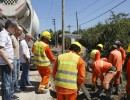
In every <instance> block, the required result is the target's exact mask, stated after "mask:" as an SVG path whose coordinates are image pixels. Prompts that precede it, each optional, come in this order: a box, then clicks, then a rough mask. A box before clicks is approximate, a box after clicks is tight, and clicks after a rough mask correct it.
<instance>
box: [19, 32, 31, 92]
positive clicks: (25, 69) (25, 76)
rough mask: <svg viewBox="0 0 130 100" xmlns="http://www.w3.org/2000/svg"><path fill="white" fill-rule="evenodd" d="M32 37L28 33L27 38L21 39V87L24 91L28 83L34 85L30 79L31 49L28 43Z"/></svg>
mask: <svg viewBox="0 0 130 100" xmlns="http://www.w3.org/2000/svg"><path fill="white" fill-rule="evenodd" d="M31 38H32V36H31V35H30V34H26V35H25V39H24V40H22V41H20V63H21V66H22V74H21V80H20V89H21V90H22V91H24V90H25V89H26V87H25V86H26V85H32V84H31V83H30V80H29V64H30V51H29V47H28V45H27V43H28V42H29V41H30V39H31Z"/></svg>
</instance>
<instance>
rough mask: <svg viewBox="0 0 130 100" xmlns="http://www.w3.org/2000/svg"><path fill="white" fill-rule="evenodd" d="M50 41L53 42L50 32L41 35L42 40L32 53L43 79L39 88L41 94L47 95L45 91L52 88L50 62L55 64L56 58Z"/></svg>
mask: <svg viewBox="0 0 130 100" xmlns="http://www.w3.org/2000/svg"><path fill="white" fill-rule="evenodd" d="M49 41H51V34H50V33H49V32H48V31H44V32H42V33H41V34H40V40H39V41H36V42H35V43H34V45H33V47H32V53H34V65H36V67H37V69H38V72H39V74H40V76H41V78H42V80H41V82H40V84H39V87H38V92H39V93H46V92H47V91H46V90H45V89H48V88H49V87H50V84H49V79H50V74H51V66H50V62H52V63H54V61H55V58H54V56H53V54H52V52H51V49H50V47H49V45H48V43H49Z"/></svg>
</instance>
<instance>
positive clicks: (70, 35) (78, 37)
mask: <svg viewBox="0 0 130 100" xmlns="http://www.w3.org/2000/svg"><path fill="white" fill-rule="evenodd" d="M64 36H65V37H69V38H74V39H81V35H78V34H67V33H65V34H64ZM59 37H62V34H60V35H59Z"/></svg>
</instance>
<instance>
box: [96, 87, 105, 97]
mask: <svg viewBox="0 0 130 100" xmlns="http://www.w3.org/2000/svg"><path fill="white" fill-rule="evenodd" d="M104 92H105V89H103V88H102V89H100V90H99V91H98V95H99V97H101V96H102V95H103V93H104Z"/></svg>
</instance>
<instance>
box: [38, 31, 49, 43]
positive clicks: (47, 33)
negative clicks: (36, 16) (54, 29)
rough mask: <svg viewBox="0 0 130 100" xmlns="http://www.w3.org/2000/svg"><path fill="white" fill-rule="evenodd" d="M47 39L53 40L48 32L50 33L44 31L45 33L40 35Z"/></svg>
mask: <svg viewBox="0 0 130 100" xmlns="http://www.w3.org/2000/svg"><path fill="white" fill-rule="evenodd" d="M43 36H44V37H45V38H47V39H48V40H49V41H50V40H51V34H50V32H48V31H44V32H42V33H41V34H40V37H43Z"/></svg>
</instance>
